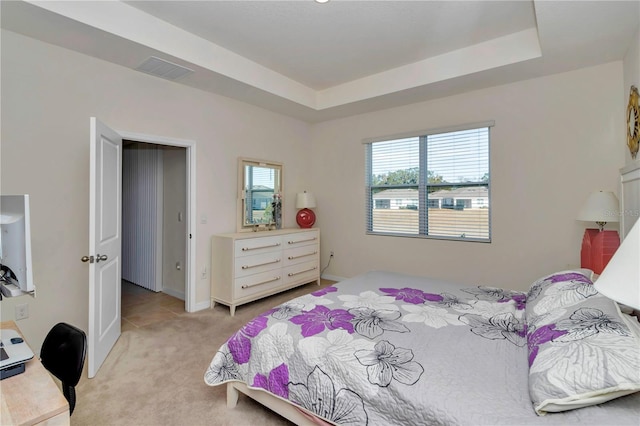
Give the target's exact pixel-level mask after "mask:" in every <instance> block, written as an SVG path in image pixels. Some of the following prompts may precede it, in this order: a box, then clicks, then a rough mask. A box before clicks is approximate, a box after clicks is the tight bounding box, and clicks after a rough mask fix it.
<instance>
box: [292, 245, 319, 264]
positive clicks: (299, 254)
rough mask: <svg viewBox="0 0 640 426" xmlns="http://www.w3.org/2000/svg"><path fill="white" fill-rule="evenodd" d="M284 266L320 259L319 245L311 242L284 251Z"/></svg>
mask: <svg viewBox="0 0 640 426" xmlns="http://www.w3.org/2000/svg"><path fill="white" fill-rule="evenodd" d="M283 257H284V259H283V262H284V266H290V265H296V264H298V263H303V262H309V261H312V260H317V259H318V245H317V244H311V245H305V246H302V247H296V248H291V249H287V250H285V251H284V256H283Z"/></svg>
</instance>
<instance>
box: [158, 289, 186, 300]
mask: <svg viewBox="0 0 640 426" xmlns="http://www.w3.org/2000/svg"><path fill="white" fill-rule="evenodd" d="M162 292H163V293H166V294H168V295H169V296H173V297H175V298H177V299H180V300H182V301H184V300H185V298H184V291H178V290H174V289H172V288H165V287H163V288H162Z"/></svg>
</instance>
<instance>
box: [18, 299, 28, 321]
mask: <svg viewBox="0 0 640 426" xmlns="http://www.w3.org/2000/svg"><path fill="white" fill-rule="evenodd" d="M15 314H16V320H21V319H25V318H29V305H27V304H26V303H24V304H22V305H16V312H15Z"/></svg>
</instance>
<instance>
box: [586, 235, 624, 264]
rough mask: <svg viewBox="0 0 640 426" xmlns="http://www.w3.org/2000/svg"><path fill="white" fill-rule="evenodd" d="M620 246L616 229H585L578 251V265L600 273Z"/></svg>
mask: <svg viewBox="0 0 640 426" xmlns="http://www.w3.org/2000/svg"><path fill="white" fill-rule="evenodd" d="M619 246H620V237H619V236H618V233H617V232H616V231H609V230H605V231H600V230H599V229H585V231H584V237H582V251H581V252H580V267H581V268H587V269H591V270H592V271H593V272H594V273H596V274H598V275H600V274H601V273H602V271H603V270H604V268H605V266H607V264H608V263H609V261H610V260H611V258H612V257H613V255H614V253H615V252H616V250H617V249H618V247H619Z"/></svg>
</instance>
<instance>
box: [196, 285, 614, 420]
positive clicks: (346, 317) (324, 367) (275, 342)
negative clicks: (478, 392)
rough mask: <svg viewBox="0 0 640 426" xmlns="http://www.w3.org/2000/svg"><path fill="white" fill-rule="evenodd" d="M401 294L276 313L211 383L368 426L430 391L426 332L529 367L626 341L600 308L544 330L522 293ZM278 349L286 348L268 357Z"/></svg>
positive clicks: (221, 363) (218, 361) (231, 343)
mask: <svg viewBox="0 0 640 426" xmlns="http://www.w3.org/2000/svg"><path fill="white" fill-rule="evenodd" d="M575 275H576V276H573V275H570V274H566V276H565V278H566V277H573V278H571V279H572V280H573V281H569V282H568V283H569V284H570V285H571V286H573V289H574V291H577V289H579V286H581V285H583V284H586V283H585V282H584V280H583V278H584V276H581V275H579V274H575ZM551 281H553V280H551V279H550V280H548V281H547V283H550V282H551ZM557 284H558V285H565V284H567V283H566V282H564V281H557ZM398 287H399V288H393V287H392V286H391V285H382V286H376V287H373V288H372V287H367V288H364V289H363V288H360V291H359V292H351V291H347V292H345V291H344V289H345V288H346V287H338V288H336V287H333V286H331V287H327V288H324V289H322V290H319V291H316V292H313V293H311V294H310V295H307V296H302V297H301V298H296V299H293V300H291V301H288V302H286V303H284V304H282V305H280V306H277V307H275V308H273V309H271V310H269V311H268V312H265V313H264V314H262V315H261V316H259V317H257V318H255V319H253V320H252V321H250V322H249V323H248V324H247V325H245V326H244V327H243V328H242V329H240V330H239V331H238V332H237V333H235V334H234V335H233V336H232V337H231V338H230V339H229V340H228V341H227V343H226V344H225V345H223V347H222V348H221V349H220V350H219V351H218V352H217V353H216V355H215V356H214V359H213V360H212V363H211V365H210V367H209V369H208V370H207V372H206V374H205V381H206V382H207V383H208V384H221V383H224V382H227V381H234V380H239V381H244V382H245V383H247V384H248V385H249V386H250V387H253V388H260V389H263V390H265V391H267V392H270V393H272V394H274V395H277V396H279V397H281V398H284V399H288V400H289V401H292V402H294V403H296V404H297V405H299V406H300V407H303V408H305V409H307V410H308V411H310V412H312V413H316V414H317V415H319V416H321V417H322V418H324V419H326V420H329V421H331V422H334V423H336V424H340V425H354V426H355V425H367V424H368V423H369V421H370V419H371V418H372V417H371V416H372V414H373V413H375V416H376V418H378V419H379V418H384V416H385V414H384V413H382V414H381V413H379V410H378V408H377V405H376V404H374V403H369V402H368V398H371V397H375V396H376V395H378V394H379V395H380V398H388V397H391V396H390V395H394V396H393V397H396V396H397V395H402V394H405V393H411V392H416V391H419V389H422V387H423V386H428V384H427V382H428V380H427V379H428V378H429V377H430V376H429V374H424V373H425V370H427V369H428V368H431V367H432V366H430V367H428V364H427V363H425V362H428V360H430V357H431V356H432V355H431V351H430V348H429V344H430V340H429V339H428V338H426V337H425V336H432V334H427V335H425V334H422V333H423V332H424V331H423V330H424V329H427V330H431V331H428V333H434V334H433V336H436V335H437V336H443V335H449V334H451V335H456V336H459V337H458V338H461V337H462V335H460V334H458V333H460V332H464V333H466V335H469V334H471V335H472V336H473V338H476V337H477V340H476V341H478V342H479V345H486V344H485V343H483V342H481V341H483V340H484V341H495V342H496V343H495V344H496V345H499V346H496V348H498V349H496V351H498V353H511V352H510V351H511V349H509V348H510V347H511V348H513V347H523V348H525V349H523V350H524V352H523V353H522V355H523V362H524V363H526V362H527V361H526V359H527V354H528V363H529V365H533V364H534V362H535V361H536V360H537V359H538V358H540V357H544V352H543V351H544V349H545V347H546V346H547V345H548V344H551V343H553V344H565V345H567V344H569V343H570V342H569V341H570V340H571V339H578V338H580V339H584V338H587V337H589V336H591V335H594V334H597V333H609V334H620V333H624V329H623V327H622V326H621V325H620V324H619V323H617V322H616V321H614V320H612V318H610V317H608V316H607V315H606V314H604V313H603V312H598V311H597V310H594V309H575V311H574V312H573V315H571V316H569V313H570V312H567V316H564V317H562V318H560V317H544V318H545V320H549V321H551V323H549V321H547V324H548V325H541V326H540V327H537V323H536V322H531V323H530V324H531V325H529V324H528V321H527V320H526V319H525V308H526V310H527V312H529V306H527V305H528V302H529V300H528V298H527V295H526V294H525V293H521V292H515V291H509V290H502V289H496V288H492V287H482V286H478V287H473V288H461V289H456V290H455V292H456V293H455V294H452V293H445V292H442V293H440V294H436V293H429V292H426V291H423V290H420V289H418V288H412V287H410V286H402V287H401V286H398ZM584 289H585V290H586V291H589V288H587V287H585V288H584ZM452 292H453V291H452ZM583 293H584V294H587V293H585V292H583ZM584 297H588V296H584ZM278 327H279V328H278ZM265 328H267V330H266V331H265V332H264V333H262V331H263V330H265ZM276 329H278V332H276ZM458 330H460V331H458ZM469 331H471V333H468V332H469ZM278 333H282V334H278ZM285 333H286V334H285ZM279 336H286V337H287V339H289V338H291V339H293V340H292V341H291V343H287V345H290V346H287V348H288V347H290V348H291V350H290V351H289V349H286V350H284V349H283V348H285V347H284V346H283V339H282V337H279ZM565 340H566V343H565V342H564V341H565ZM268 342H272V343H269V344H267V343H268ZM273 346H275V347H280V350H278V351H277V352H276V351H274V350H273V349H268V347H273ZM483 347H485V346H483ZM527 349H528V351H527ZM267 350H268V351H269V352H266V351H267ZM263 351H264V352H263ZM431 362H432V361H431ZM413 389H415V390H413ZM401 411H402V410H401ZM388 419H391V417H389V418H388ZM373 423H374V424H395V423H394V422H393V421H387V422H386V423H379V422H373ZM418 423H420V422H418Z"/></svg>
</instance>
